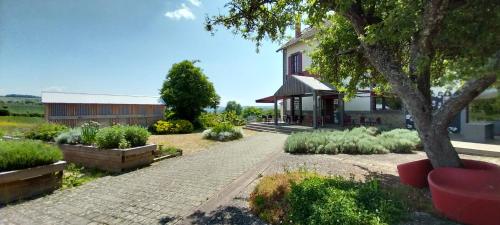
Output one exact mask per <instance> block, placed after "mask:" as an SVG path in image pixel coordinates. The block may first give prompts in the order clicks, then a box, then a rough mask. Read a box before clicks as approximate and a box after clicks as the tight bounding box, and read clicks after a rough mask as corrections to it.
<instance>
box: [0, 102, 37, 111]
mask: <svg viewBox="0 0 500 225" xmlns="http://www.w3.org/2000/svg"><path fill="white" fill-rule="evenodd" d="M3 106H7V109H8V110H9V112H10V113H40V114H43V105H41V104H38V103H37V104H24V103H3V104H2V103H0V108H3Z"/></svg>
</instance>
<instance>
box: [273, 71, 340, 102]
mask: <svg viewBox="0 0 500 225" xmlns="http://www.w3.org/2000/svg"><path fill="white" fill-rule="evenodd" d="M315 92H316V93H319V92H321V93H328V94H333V93H336V89H335V87H334V86H332V85H330V84H328V83H323V82H321V81H319V80H318V79H316V78H314V77H308V76H299V75H290V76H288V79H286V81H285V83H284V84H283V85H282V86H281V87H280V88H279V89H278V91H276V93H274V96H276V97H278V96H279V97H285V96H305V95H313V94H314V93H315Z"/></svg>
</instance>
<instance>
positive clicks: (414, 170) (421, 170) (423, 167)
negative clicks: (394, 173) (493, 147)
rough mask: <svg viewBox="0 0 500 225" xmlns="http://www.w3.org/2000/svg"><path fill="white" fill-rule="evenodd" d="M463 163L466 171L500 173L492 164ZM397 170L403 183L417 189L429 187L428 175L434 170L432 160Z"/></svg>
mask: <svg viewBox="0 0 500 225" xmlns="http://www.w3.org/2000/svg"><path fill="white" fill-rule="evenodd" d="M462 163H463V164H464V168H465V169H472V170H498V171H500V167H499V166H497V165H495V164H492V163H487V162H481V161H476V160H469V159H462ZM397 168H398V174H399V178H400V180H401V183H403V184H406V185H410V186H412V187H416V188H425V187H428V186H429V184H428V182H427V175H428V174H429V173H430V172H431V171H432V169H433V168H432V164H431V162H430V160H428V159H422V160H418V161H413V162H409V163H403V164H399V165H398V166H397Z"/></svg>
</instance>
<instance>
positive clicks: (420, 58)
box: [409, 0, 449, 105]
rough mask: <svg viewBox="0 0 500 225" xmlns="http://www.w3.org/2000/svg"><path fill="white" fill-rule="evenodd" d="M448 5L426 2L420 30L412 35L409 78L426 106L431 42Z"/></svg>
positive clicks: (445, 0) (441, 0)
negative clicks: (416, 87)
mask: <svg viewBox="0 0 500 225" xmlns="http://www.w3.org/2000/svg"><path fill="white" fill-rule="evenodd" d="M448 4H449V1H448V0H430V1H428V2H427V4H426V5H425V8H424V12H423V14H422V28H421V29H420V30H419V31H418V32H417V33H416V34H415V35H414V37H413V40H412V43H411V49H410V62H409V70H410V71H409V72H410V77H411V78H412V80H414V81H416V82H417V86H418V90H419V91H420V92H421V93H422V95H424V97H425V100H426V101H425V103H426V104H428V105H430V104H431V91H430V83H431V82H430V77H431V76H430V67H431V61H432V58H433V57H434V48H433V46H432V40H433V39H434V38H435V37H436V36H437V34H438V33H439V31H440V28H441V24H442V21H443V19H444V15H445V14H446V10H447V8H448Z"/></svg>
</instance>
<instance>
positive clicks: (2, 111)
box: [0, 109, 10, 116]
mask: <svg viewBox="0 0 500 225" xmlns="http://www.w3.org/2000/svg"><path fill="white" fill-rule="evenodd" d="M0 116H10V111H9V110H8V109H0Z"/></svg>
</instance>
